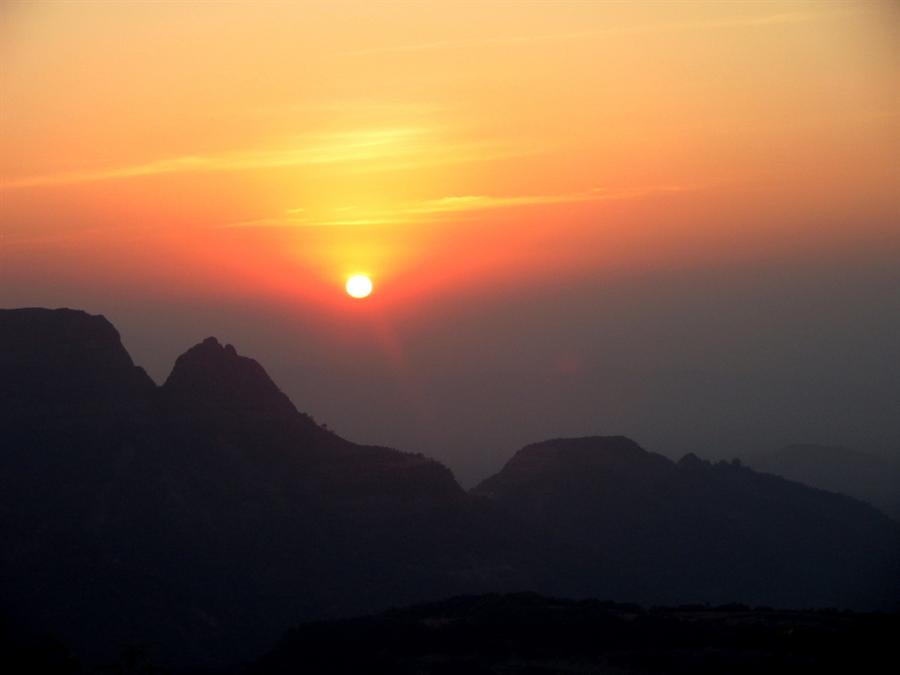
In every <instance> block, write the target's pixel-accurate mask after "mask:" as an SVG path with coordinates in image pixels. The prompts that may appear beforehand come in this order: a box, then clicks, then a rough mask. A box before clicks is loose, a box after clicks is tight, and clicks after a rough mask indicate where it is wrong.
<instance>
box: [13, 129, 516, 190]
mask: <svg viewBox="0 0 900 675" xmlns="http://www.w3.org/2000/svg"><path fill="white" fill-rule="evenodd" d="M284 146H285V147H284V148H279V149H269V150H258V151H257V150H251V151H237V152H225V153H218V154H209V155H186V156H182V157H173V158H168V159H161V160H154V161H151V162H145V163H140V164H133V165H129V166H118V167H110V168H105V169H94V170H78V171H68V172H62V173H54V174H45V175H37V176H26V177H22V178H13V179H11V180H6V181H4V182H2V183H0V190H14V189H22V188H34V187H47V186H54V185H69V184H75V183H90V182H98V181H108V180H121V179H128V178H138V177H143V176H156V175H162V174H174V173H191V172H215V171H248V170H254V169H272V168H281V167H294V166H310V165H324V164H348V165H351V166H350V168H351V170H353V171H373V170H374V171H394V170H403V169H414V168H420V167H426V166H435V165H443V164H455V163H460V162H470V161H485V160H490V159H497V158H501V157H509V156H516V155H520V154H523V153H522V152H519V151H516V150H515V149H513V148H511V147H509V146H502V145H500V144H496V143H487V142H461V143H450V142H445V141H443V140H441V139H440V138H438V137H437V134H436V132H435V130H433V129H427V128H423V127H398V128H385V129H371V130H359V131H351V132H344V133H332V134H316V135H308V136H303V137H299V138H294V139H286V140H285V141H284Z"/></svg>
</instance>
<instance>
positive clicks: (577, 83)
mask: <svg viewBox="0 0 900 675" xmlns="http://www.w3.org/2000/svg"><path fill="white" fill-rule="evenodd" d="M898 115H900V5H897V4H896V3H890V2H838V1H834V2H814V3H804V2H781V1H777V0H773V1H771V2H748V3H743V2H727V3H723V2H635V3H614V2H594V3H591V2H554V3H547V2H518V3H514V2H489V1H488V2H477V3H476V2H471V3H458V2H439V1H434V2H427V3H400V2H397V3H387V2H375V3H373V2H362V1H359V2H329V3H325V2H322V3H318V2H297V3H287V2H265V1H262V2H227V3H225V2H221V3H220V2H168V3H150V2H140V3H139V2H87V1H83V2H54V1H51V0H47V1H43V2H41V1H36V2H17V1H15V0H14V1H12V2H10V1H7V2H3V3H2V4H0V306H2V307H17V306H49V307H63V306H67V307H76V308H81V309H85V310H87V311H89V312H92V313H102V314H104V315H105V316H107V318H109V319H110V320H111V321H112V322H113V323H114V324H115V325H116V326H117V327H118V329H119V331H120V332H121V334H122V337H123V340H124V342H125V345H126V347H127V348H128V349H129V351H130V352H131V354H132V356H133V358H134V359H135V361H136V362H137V363H138V364H140V365H142V366H144V367H145V368H146V369H147V370H148V372H149V373H150V374H151V376H152V377H153V378H154V379H155V380H156V381H157V382H162V381H164V380H165V378H166V376H167V374H168V372H169V370H170V369H171V366H172V364H173V362H174V360H175V358H176V357H177V356H178V354H180V353H182V352H183V351H185V350H186V349H187V348H188V347H189V346H191V345H192V344H194V343H195V342H197V341H199V340H201V339H203V338H205V337H206V336H208V335H215V336H217V337H218V338H219V339H220V340H221V341H223V342H227V343H232V344H234V345H235V347H236V348H237V349H238V351H239V352H241V353H243V354H246V355H249V356H252V357H253V358H256V359H257V360H259V361H260V362H261V363H262V364H263V365H264V366H265V367H266V368H267V370H268V371H269V373H270V375H272V377H273V379H274V380H275V381H276V382H277V383H278V384H279V386H281V388H282V389H283V390H284V391H285V392H286V393H287V394H288V395H289V396H290V397H291V398H292V400H293V401H294V402H295V404H296V405H297V406H298V408H300V409H301V410H304V411H306V412H308V413H310V414H312V415H313V416H314V417H315V418H316V419H317V420H319V421H320V422H323V423H327V424H328V425H329V426H330V427H331V428H333V429H334V430H335V431H337V432H338V433H340V434H341V435H343V436H345V437H348V438H350V439H351V440H354V441H359V442H366V443H377V444H383V445H389V446H393V447H397V448H399V449H402V450H408V451H415V452H424V453H425V454H428V455H430V456H432V457H435V458H437V459H439V460H441V461H442V462H444V463H446V464H447V465H448V466H450V467H451V468H452V469H453V470H454V472H455V473H456V475H457V477H458V478H459V479H460V480H461V482H463V484H465V485H471V484H472V483H474V482H477V481H478V480H480V479H481V478H484V477H485V476H487V475H488V474H490V473H491V472H493V471H495V470H497V469H498V468H499V467H500V466H502V464H503V463H504V462H505V461H506V460H507V459H508V458H509V457H510V456H511V455H512V453H513V452H514V451H515V450H516V449H518V448H519V447H521V446H522V445H524V444H526V443H529V442H535V441H539V440H543V439H545V438H550V437H558V436H578V435H587V434H595V433H602V434H625V435H628V436H631V437H632V438H634V439H635V440H637V441H638V442H640V443H642V444H643V445H644V446H645V447H647V448H648V449H651V450H655V451H658V452H662V453H663V454H667V455H669V456H672V457H678V456H680V455H681V454H683V453H685V452H689V451H693V452H696V453H697V454H699V455H701V456H707V457H732V456H735V455H740V454H746V453H752V452H756V451H765V450H772V449H775V448H777V447H779V446H780V445H785V444H788V443H795V442H813V443H816V442H819V443H827V444H844V445H847V446H850V447H854V448H856V449H859V450H868V451H871V452H877V453H881V454H887V455H893V456H895V457H900V414H898V411H900V359H898V349H897V345H898V344H900V117H898ZM352 274H366V275H368V276H369V277H370V278H371V279H372V281H373V284H374V292H373V294H372V295H371V296H370V297H368V298H366V299H364V300H356V299H352V298H349V297H348V296H347V295H346V294H345V293H344V290H343V285H344V281H345V280H346V278H347V277H348V276H349V275H352Z"/></svg>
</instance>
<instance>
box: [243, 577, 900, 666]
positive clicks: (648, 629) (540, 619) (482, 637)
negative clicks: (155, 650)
mask: <svg viewBox="0 0 900 675" xmlns="http://www.w3.org/2000/svg"><path fill="white" fill-rule="evenodd" d="M898 635H900V616H898V615H897V614H860V613H851V612H836V611H779V610H773V609H763V608H756V609H750V608H749V607H744V606H741V605H725V606H721V607H706V606H683V607H678V608H662V609H659V608H657V609H649V610H647V609H641V608H640V607H638V606H636V605H625V604H616V603H610V602H599V601H595V600H585V601H573V600H554V599H549V598H544V597H541V596H538V595H532V594H515V595H482V596H467V597H459V598H453V599H451V600H446V601H444V602H438V603H433V604H428V605H420V606H417V607H412V608H410V609H403V610H394V611H390V612H386V613H384V614H380V615H378V616H372V617H366V618H360V619H351V620H346V621H333V622H324V623H314V624H307V625H304V626H302V627H300V628H297V629H294V630H292V631H290V632H289V633H288V634H287V635H286V636H285V637H284V639H283V640H282V641H281V642H280V643H279V644H278V646H277V647H276V648H275V649H274V650H273V651H272V652H271V653H270V654H269V655H268V656H266V657H265V658H264V659H262V660H261V661H259V662H258V663H257V664H255V665H254V666H253V667H252V668H250V670H249V672H250V673H253V674H254V675H263V674H266V675H268V674H274V673H296V672H301V671H304V669H308V672H317V673H340V672H360V673H362V672H368V673H371V672H379V673H693V674H697V673H710V674H712V673H716V674H720V673H772V672H778V673H781V672H785V673H823V672H825V673H881V672H883V673H888V672H896V671H895V670H893V669H894V668H895V667H896V666H897V664H898V657H897V653H896V651H895V650H894V646H893V645H894V642H895V640H896V638H897V636H898Z"/></svg>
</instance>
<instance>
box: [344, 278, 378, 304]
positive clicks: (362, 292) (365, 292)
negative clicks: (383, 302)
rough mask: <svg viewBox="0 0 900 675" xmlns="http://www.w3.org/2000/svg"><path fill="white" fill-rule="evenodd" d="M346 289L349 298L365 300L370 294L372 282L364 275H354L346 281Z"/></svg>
mask: <svg viewBox="0 0 900 675" xmlns="http://www.w3.org/2000/svg"><path fill="white" fill-rule="evenodd" d="M346 289H347V295H349V296H350V297H351V298H366V297H368V296H369V295H371V294H372V280H371V279H369V277H367V276H366V275H365V274H354V275H353V276H352V277H350V278H349V279H347V285H346Z"/></svg>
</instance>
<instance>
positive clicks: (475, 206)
mask: <svg viewBox="0 0 900 675" xmlns="http://www.w3.org/2000/svg"><path fill="white" fill-rule="evenodd" d="M707 187H709V186H700V185H674V184H672V185H655V186H649V187H641V188H636V189H633V190H619V191H610V190H606V189H604V188H599V187H598V188H592V189H591V190H587V191H584V192H571V193H564V194H550V195H543V194H538V195H517V196H491V195H456V196H450V197H441V198H438V199H428V200H423V201H419V202H413V203H407V204H401V205H399V206H397V207H396V208H392V209H377V210H373V209H357V208H354V207H352V206H343V207H340V208H336V209H334V212H335V214H336V217H334V218H325V219H315V218H309V217H307V216H306V214H305V211H304V209H296V208H295V209H287V210H286V211H285V213H284V216H282V217H270V218H258V219H253V220H242V221H238V222H234V223H228V224H227V225H224V226H223V227H238V228H240V227H272V228H278V227H288V228H291V227H293V228H302V227H358V226H363V225H404V224H411V223H422V222H434V221H438V220H441V219H443V218H446V217H451V216H458V215H460V214H466V213H477V212H483V211H491V210H498V209H510V208H523V207H531V206H545V205H553V204H573V203H579V202H602V201H610V200H623V199H638V198H641V197H649V196H653V195H662V194H673V193H681V192H695V191H698V190H702V189H706V188H707Z"/></svg>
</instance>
